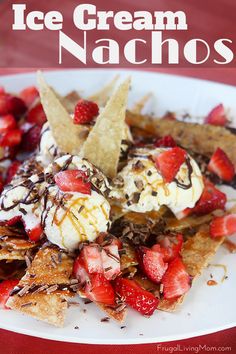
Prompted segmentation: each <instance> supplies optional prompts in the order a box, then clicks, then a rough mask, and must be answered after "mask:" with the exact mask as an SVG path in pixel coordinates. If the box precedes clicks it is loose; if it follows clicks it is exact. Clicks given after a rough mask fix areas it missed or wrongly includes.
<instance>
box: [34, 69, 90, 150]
mask: <svg viewBox="0 0 236 354" xmlns="http://www.w3.org/2000/svg"><path fill="white" fill-rule="evenodd" d="M37 79H38V85H39V93H40V97H41V102H42V105H43V109H44V111H45V114H46V116H47V120H48V122H49V125H50V128H51V131H52V134H53V137H54V139H55V140H56V143H57V145H58V147H59V149H60V150H61V151H62V152H64V153H70V154H78V153H79V151H80V149H81V146H82V143H83V141H84V134H85V132H86V127H84V126H81V125H75V124H74V123H73V120H72V118H71V117H70V115H69V113H68V112H67V110H66V109H65V107H64V106H63V104H62V103H61V102H60V100H59V99H58V97H57V96H56V94H55V92H54V91H53V90H52V89H51V88H50V87H49V86H48V84H47V83H46V81H45V80H44V77H43V75H42V73H41V72H38V74H37Z"/></svg>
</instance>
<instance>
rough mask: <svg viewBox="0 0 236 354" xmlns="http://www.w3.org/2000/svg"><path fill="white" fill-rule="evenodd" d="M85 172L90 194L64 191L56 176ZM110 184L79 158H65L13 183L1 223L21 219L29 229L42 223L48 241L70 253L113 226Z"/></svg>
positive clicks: (4, 199)
mask: <svg viewBox="0 0 236 354" xmlns="http://www.w3.org/2000/svg"><path fill="white" fill-rule="evenodd" d="M67 169H73V170H74V169H78V170H82V171H85V172H86V174H87V175H88V176H89V181H90V183H91V194H90V195H89V194H82V193H79V192H63V191H61V190H60V189H59V187H58V186H57V185H56V184H55V182H54V175H55V174H56V173H57V172H59V171H61V170H63V171H65V170H67ZM109 192H110V186H109V182H108V180H107V179H106V177H105V176H104V175H103V174H102V172H101V171H99V170H98V169H96V168H95V167H94V166H93V165H92V164H90V163H89V162H88V161H87V160H85V159H82V158H80V157H78V156H72V155H64V156H62V157H60V158H58V159H56V160H55V161H54V163H52V164H50V165H49V166H48V167H47V168H45V169H44V172H43V173H40V174H38V175H37V174H35V175H33V176H31V177H29V178H25V179H21V180H16V181H15V182H14V181H13V184H12V185H9V186H8V187H7V188H6V189H5V190H4V192H3V193H2V195H1V198H0V203H1V210H0V221H9V220H11V219H13V218H15V217H20V218H21V219H22V221H23V223H24V225H25V228H26V230H32V229H33V228H34V227H36V226H38V225H39V224H41V226H42V228H43V230H44V233H45V235H46V236H47V238H48V240H49V241H50V242H52V243H54V244H56V245H58V246H59V247H61V248H63V249H66V250H68V251H73V250H75V249H76V248H78V246H79V243H80V242H82V241H94V240H95V239H96V238H97V236H98V235H99V233H101V232H106V231H107V230H108V227H109V225H110V204H109V202H108V201H107V199H106V197H107V195H108V194H109Z"/></svg>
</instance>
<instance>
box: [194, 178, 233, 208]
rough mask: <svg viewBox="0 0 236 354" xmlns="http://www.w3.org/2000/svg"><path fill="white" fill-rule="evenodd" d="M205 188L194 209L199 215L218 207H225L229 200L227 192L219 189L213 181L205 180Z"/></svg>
mask: <svg viewBox="0 0 236 354" xmlns="http://www.w3.org/2000/svg"><path fill="white" fill-rule="evenodd" d="M204 184H205V186H204V189H203V192H202V195H201V197H200V199H199V201H198V202H197V204H196V205H195V207H194V208H193V209H191V210H192V213H195V214H197V215H205V214H209V213H211V212H212V211H214V210H216V209H224V208H225V204H226V201H227V197H226V195H225V193H223V192H221V191H220V190H219V189H217V188H216V187H215V186H214V184H213V183H211V182H210V181H208V180H206V179H205V181H204Z"/></svg>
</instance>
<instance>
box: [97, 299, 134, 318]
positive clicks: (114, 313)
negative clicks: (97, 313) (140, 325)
mask: <svg viewBox="0 0 236 354" xmlns="http://www.w3.org/2000/svg"><path fill="white" fill-rule="evenodd" d="M95 304H96V305H97V306H98V307H99V308H100V309H101V310H102V311H104V312H105V313H106V314H107V315H108V317H110V318H112V319H113V320H115V321H117V322H120V323H123V322H124V321H125V319H126V315H127V310H126V307H125V305H124V306H122V307H120V310H119V309H118V310H117V309H113V308H112V307H109V306H106V305H104V304H101V303H100V302H95Z"/></svg>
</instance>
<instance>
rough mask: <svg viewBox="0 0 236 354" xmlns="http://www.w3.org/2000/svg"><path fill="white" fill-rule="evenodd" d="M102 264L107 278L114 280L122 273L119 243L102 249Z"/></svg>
mask: <svg viewBox="0 0 236 354" xmlns="http://www.w3.org/2000/svg"><path fill="white" fill-rule="evenodd" d="M101 255H102V266H103V271H104V275H105V277H106V279H107V280H112V279H115V278H116V277H117V275H118V274H119V273H120V256H119V251H118V246H117V245H114V244H113V245H112V244H111V245H108V246H104V247H103V250H102V253H101Z"/></svg>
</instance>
